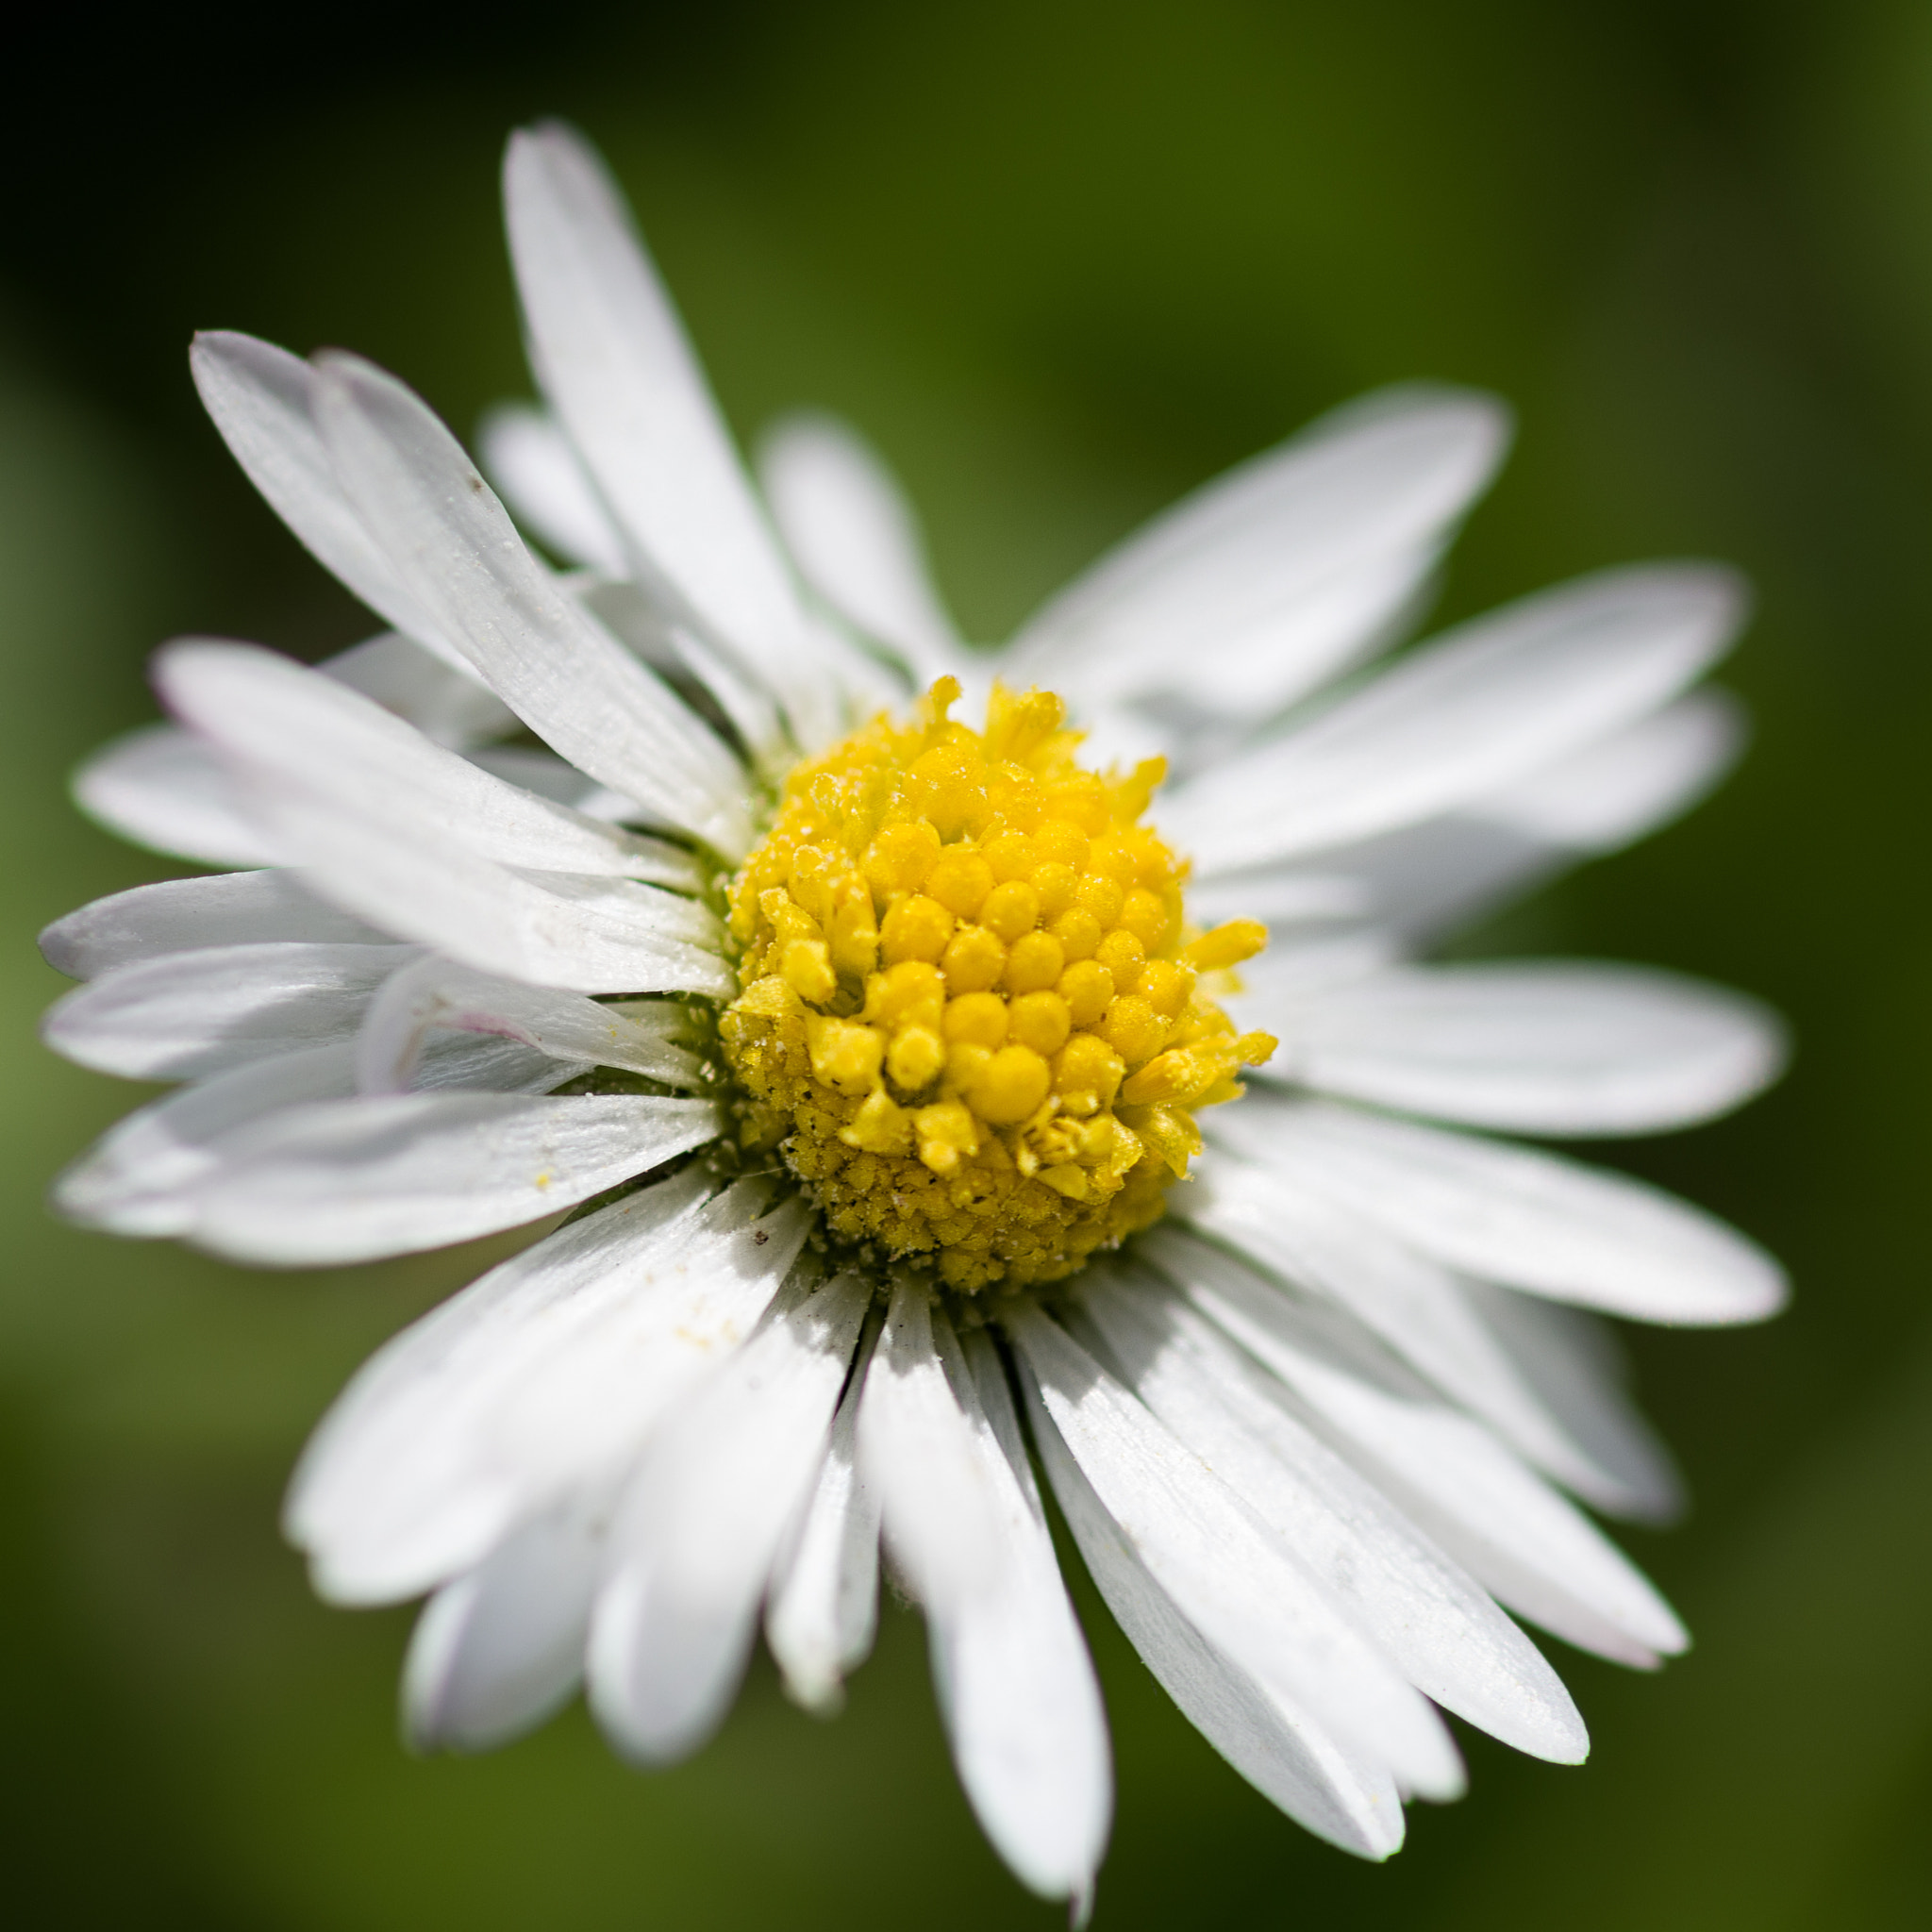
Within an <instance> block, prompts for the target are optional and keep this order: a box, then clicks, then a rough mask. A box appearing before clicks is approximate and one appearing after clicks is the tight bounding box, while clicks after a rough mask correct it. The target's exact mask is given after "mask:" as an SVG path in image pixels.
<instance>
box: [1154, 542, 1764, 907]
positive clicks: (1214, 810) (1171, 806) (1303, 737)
mask: <svg viewBox="0 0 1932 1932" xmlns="http://www.w3.org/2000/svg"><path fill="white" fill-rule="evenodd" d="M1742 615H1743V596H1742V591H1741V588H1740V585H1739V583H1738V581H1737V580H1736V579H1735V578H1734V577H1732V576H1731V575H1728V574H1727V573H1725V572H1724V571H1721V570H1719V569H1717V568H1715V567H1714V566H1706V565H1696V566H1693V565H1689V564H1683V565H1676V566H1664V565H1652V566H1649V567H1646V568H1642V569H1631V570H1622V571H1611V572H1607V573H1604V574H1603V575H1598V576H1594V577H1587V578H1584V579H1582V580H1581V581H1580V582H1577V583H1574V584H1569V585H1565V586H1563V587H1561V588H1559V589H1557V590H1555V591H1544V592H1543V593H1542V594H1541V595H1540V596H1537V597H1531V598H1526V599H1524V601H1523V602H1521V603H1519V604H1515V605H1512V606H1510V607H1509V608H1507V609H1505V610H1503V611H1500V612H1498V613H1497V614H1496V615H1494V616H1491V617H1487V618H1483V619H1479V620H1478V621H1476V622H1475V623H1474V624H1469V625H1463V626H1462V627H1461V628H1460V629H1458V630H1455V631H1451V632H1449V633H1448V634H1447V635H1445V636H1443V637H1441V638H1439V639H1438V640H1437V641H1435V642H1434V643H1432V644H1430V645H1428V646H1427V647H1425V648H1424V649H1423V650H1420V651H1418V652H1416V653H1415V654H1414V655H1413V656H1411V657H1409V658H1405V659H1404V660H1403V661H1402V662H1401V663H1399V664H1397V665H1396V666H1395V667H1394V668H1393V669H1392V670H1391V671H1389V672H1386V673H1384V674H1383V675H1382V676H1380V677H1378V678H1376V679H1375V680H1374V683H1372V684H1371V685H1370V686H1369V687H1368V688H1367V689H1366V690H1364V691H1360V692H1358V693H1357V694H1356V695H1354V696H1352V697H1348V698H1344V699H1342V700H1341V702H1340V703H1338V704H1337V705H1335V706H1334V707H1333V708H1331V709H1329V710H1327V711H1326V712H1324V714H1323V715H1322V716H1320V717H1318V718H1316V719H1314V720H1313V721H1312V722H1311V723H1309V724H1304V725H1302V726H1301V727H1300V728H1299V729H1297V730H1294V731H1291V733H1290V734H1289V735H1288V736H1287V737H1285V738H1281V739H1278V740H1276V741H1273V742H1271V743H1268V744H1265V745H1263V746H1262V747H1261V748H1260V749H1258V750H1257V751H1254V752H1252V753H1250V754H1248V755H1247V756H1245V757H1242V758H1237V759H1235V760H1232V761H1231V762H1229V763H1228V764H1226V765H1224V766H1222V767H1220V768H1218V769H1217V770H1215V771H1212V772H1210V773H1208V774H1205V775H1203V776H1201V777H1199V778H1196V779H1194V780H1192V781H1191V782H1190V783H1189V784H1186V785H1184V786H1181V787H1180V788H1178V790H1177V791H1174V793H1173V794H1172V795H1171V796H1170V797H1169V798H1168V799H1167V800H1166V801H1165V802H1164V804H1163V806H1162V828H1163V830H1164V831H1165V832H1166V833H1167V835H1168V836H1169V837H1170V838H1174V839H1176V840H1178V841H1179V842H1180V843H1181V844H1182V845H1184V846H1185V847H1187V848H1188V849H1189V850H1190V851H1191V852H1192V853H1193V855H1194V858H1195V862H1196V865H1197V866H1198V868H1199V869H1200V871H1201V872H1202V873H1203V874H1211V873H1215V872H1224V871H1233V870H1237V869H1239V868H1241V867H1243V866H1253V865H1261V864H1266V863H1269V862H1271V861H1275V860H1279V859H1282V858H1289V857H1291V856H1292V855H1295V854H1298V853H1305V852H1314V851H1319V850H1322V849H1323V848H1324V847H1330V846H1336V845H1341V844H1343V843H1345V842H1347V841H1350V840H1356V839H1364V838H1367V837H1369V836H1371V835H1372V834H1374V833H1376V832H1385V831H1389V830H1391V829H1393V828H1394V827H1395V826H1398V825H1403V824H1412V823H1413V822H1415V821H1416V820H1418V819H1424V818H1427V817H1429V816H1431V815H1432V814H1434V813H1437V812H1442V811H1447V810H1450V809H1453V808H1456V807H1457V806H1461V805H1465V804H1467V803H1469V802H1470V801H1471V800H1473V799H1476V798H1482V797H1486V796H1490V795H1492V794H1493V793H1495V792H1496V791H1499V790H1500V789H1501V788H1502V787H1504V786H1506V785H1507V784H1509V783H1510V782H1511V781H1512V780H1514V779H1517V778H1520V777H1525V776H1527V775H1528V774H1530V773H1531V772H1534V771H1536V770H1537V769H1539V768H1540V767H1544V766H1547V765H1549V764H1551V763H1552V762H1554V761H1555V760H1557V759H1558V758H1562V757H1563V756H1565V755H1566V754H1567V753H1569V752H1572V751H1574V750H1577V749H1579V748H1581V747H1582V746H1584V745H1587V744H1589V743H1591V741H1594V740H1597V739H1600V738H1603V737H1606V736H1607V735H1608V734H1609V733H1611V732H1613V731H1616V730H1618V729H1619V728H1621V727H1623V726H1624V725H1627V724H1632V723H1634V722H1635V721H1636V720H1638V719H1640V718H1641V717H1643V716H1644V715H1645V714H1646V713H1648V712H1651V711H1654V710H1656V709H1657V708H1658V707H1659V706H1661V705H1663V704H1665V703H1667V702H1668V701H1669V700H1670V699H1672V698H1674V697H1675V696H1676V695H1677V693H1678V692H1679V691H1682V690H1683V689H1684V687H1685V686H1686V685H1688V684H1690V683H1691V681H1692V680H1693V679H1694V678H1696V677H1698V676H1699V675H1702V674H1703V673H1704V672H1705V671H1706V670H1707V669H1708V668H1709V666H1710V665H1711V664H1712V663H1713V662H1715V661H1716V659H1717V658H1718V657H1719V656H1720V655H1722V653H1723V651H1724V647H1725V646H1726V645H1727V644H1728V642H1729V641H1730V639H1731V636H1732V634H1733V633H1734V632H1735V631H1736V629H1737V627H1738V625H1739V624H1740V621H1741V618H1742Z"/></svg>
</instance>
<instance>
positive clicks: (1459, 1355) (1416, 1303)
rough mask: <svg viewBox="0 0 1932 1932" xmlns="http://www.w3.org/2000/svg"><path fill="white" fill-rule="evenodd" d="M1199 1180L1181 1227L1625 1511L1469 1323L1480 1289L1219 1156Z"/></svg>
mask: <svg viewBox="0 0 1932 1932" xmlns="http://www.w3.org/2000/svg"><path fill="white" fill-rule="evenodd" d="M1199 1172H1200V1174H1201V1182H1202V1184H1201V1186H1200V1187H1199V1188H1198V1189H1197V1190H1192V1191H1190V1193H1189V1196H1188V1200H1187V1203H1186V1207H1185V1217H1186V1219H1187V1220H1188V1221H1189V1222H1190V1223H1191V1224H1192V1225H1193V1226H1195V1227H1197V1228H1199V1229H1200V1230H1201V1231H1202V1232H1203V1233H1205V1234H1208V1235H1209V1236H1211V1237H1212V1238H1214V1239H1215V1240H1217V1241H1224V1242H1225V1243H1226V1244H1227V1245H1228V1246H1230V1247H1232V1248H1234V1249H1236V1250H1238V1251H1239V1252H1240V1253H1241V1255H1242V1256H1244V1257H1246V1258H1248V1259H1249V1260H1250V1261H1252V1262H1253V1263H1254V1264H1255V1265H1256V1266H1257V1267H1258V1268H1260V1269H1261V1270H1262V1271H1264V1272H1265V1273H1267V1274H1274V1275H1276V1276H1278V1277H1280V1278H1282V1279H1284V1280H1287V1281H1290V1282H1292V1283H1293V1284H1294V1285H1295V1286H1296V1287H1297V1288H1300V1289H1305V1290H1307V1291H1311V1292H1313V1293H1317V1294H1322V1295H1326V1296H1329V1297H1331V1298H1332V1299H1333V1300H1335V1301H1336V1302H1339V1303H1340V1304H1341V1306H1342V1307H1345V1308H1347V1309H1348V1310H1349V1311H1350V1313H1351V1314H1353V1315H1354V1316H1355V1317H1356V1319H1357V1321H1359V1322H1360V1323H1361V1324H1362V1325H1363V1326H1364V1327H1365V1328H1368V1329H1369V1330H1371V1331H1372V1332H1373V1333H1374V1334H1375V1335H1377V1336H1379V1337H1380V1338H1381V1339H1382V1341H1384V1342H1385V1343H1387V1344H1388V1346H1389V1347H1391V1349H1393V1350H1394V1351H1395V1353H1396V1354H1397V1355H1399V1356H1401V1357H1403V1358H1404V1359H1405V1360H1406V1361H1407V1363H1408V1364H1409V1366H1410V1367H1411V1368H1413V1369H1416V1370H1417V1371H1419V1372H1420V1373H1421V1374H1423V1375H1424V1376H1425V1377H1426V1378H1427V1379H1428V1380H1429V1381H1430V1382H1432V1383H1433V1384H1434V1385H1435V1387H1436V1388H1437V1389H1439V1390H1440V1391H1441V1392H1442V1393H1443V1394H1444V1395H1447V1396H1448V1397H1449V1398H1450V1399H1451V1400H1452V1401H1455V1402H1458V1403H1460V1404H1461V1405H1462V1406H1463V1407H1465V1408H1468V1409H1470V1410H1472V1411H1473V1412H1474V1414H1475V1415H1476V1416H1478V1417H1479V1418H1480V1419H1481V1420H1482V1421H1484V1422H1486V1423H1488V1424H1490V1426H1491V1428H1493V1429H1494V1430H1495V1431H1496V1433H1497V1434H1498V1435H1500V1436H1501V1437H1502V1438H1503V1440H1504V1441H1507V1443H1508V1444H1509V1445H1510V1446H1511V1447H1512V1448H1514V1449H1516V1450H1517V1451H1518V1452H1519V1453H1520V1454H1522V1455H1524V1456H1525V1457H1528V1458H1529V1460H1530V1461H1531V1462H1533V1463H1535V1464H1536V1465H1537V1467H1538V1468H1540V1469H1541V1470H1542V1471H1543V1472H1544V1473H1545V1474H1549V1475H1553V1476H1555V1477H1556V1478H1557V1481H1558V1482H1561V1483H1564V1484H1566V1485H1567V1486H1568V1487H1569V1488H1571V1489H1573V1490H1574V1491H1577V1493H1578V1494H1579V1495H1583V1496H1586V1497H1588V1498H1589V1499H1590V1500H1591V1502H1592V1503H1596V1504H1598V1505H1600V1506H1607V1507H1612V1508H1616V1507H1624V1506H1625V1505H1627V1504H1628V1503H1629V1501H1630V1500H1631V1498H1630V1495H1629V1491H1628V1490H1627V1488H1626V1486H1625V1484H1624V1481H1623V1480H1622V1479H1621V1477H1619V1476H1618V1475H1617V1474H1615V1473H1614V1472H1613V1471H1611V1470H1607V1469H1606V1468H1604V1467H1603V1466H1602V1465H1600V1464H1599V1463H1598V1461H1597V1460H1596V1458H1595V1457H1594V1456H1593V1455H1592V1454H1591V1451H1590V1449H1589V1448H1588V1447H1587V1446H1586V1445H1585V1444H1584V1443H1582V1442H1580V1441H1577V1440H1576V1438H1575V1436H1574V1433H1573V1432H1572V1430H1571V1429H1570V1427H1569V1426H1568V1424H1567V1422H1566V1421H1565V1419H1564V1417H1563V1414H1562V1411H1561V1409H1560V1408H1556V1407H1552V1406H1551V1405H1549V1404H1547V1403H1545V1401H1544V1400H1543V1398H1542V1397H1541V1395H1540V1394H1539V1393H1538V1392H1537V1390H1536V1387H1535V1385H1534V1384H1533V1383H1532V1382H1531V1381H1529V1380H1528V1379H1526V1378H1525V1376H1524V1374H1523V1372H1522V1370H1521V1369H1520V1368H1519V1367H1518V1365H1517V1362H1516V1359H1515V1357H1514V1355H1513V1354H1512V1352H1511V1351H1510V1350H1509V1349H1507V1348H1506V1347H1505V1346H1504V1345H1503V1344H1502V1343H1501V1342H1500V1341H1498V1340H1497V1338H1496V1336H1495V1334H1494V1332H1493V1331H1492V1329H1491V1325H1490V1324H1487V1323H1485V1322H1484V1320H1483V1318H1482V1316H1481V1315H1480V1314H1479V1313H1478V1312H1477V1308H1476V1307H1475V1305H1474V1303H1473V1302H1472V1300H1471V1291H1474V1290H1478V1289H1480V1288H1481V1287H1482V1286H1483V1284H1481V1283H1475V1282H1465V1281H1464V1280H1463V1279H1461V1278H1459V1277H1457V1275H1454V1274H1451V1273H1450V1272H1449V1271H1448V1270H1447V1269H1446V1268H1443V1267H1442V1266H1441V1264H1440V1263H1439V1262H1436V1261H1432V1260H1431V1259H1429V1257H1427V1256H1425V1255H1421V1254H1418V1253H1417V1252H1416V1251H1415V1250H1414V1249H1413V1248H1410V1247H1407V1246H1405V1245H1404V1244H1403V1243H1402V1242H1401V1241H1395V1240H1393V1239H1392V1238H1391V1236H1390V1235H1389V1234H1388V1233H1387V1232H1386V1231H1385V1230H1384V1229H1383V1228H1381V1227H1380V1226H1378V1225H1377V1224H1375V1223H1374V1222H1372V1221H1369V1220H1366V1219H1365V1218H1364V1217H1363V1216H1361V1215H1360V1214H1358V1213H1356V1212H1354V1211H1352V1210H1351V1209H1349V1208H1342V1207H1340V1206H1338V1205H1337V1204H1336V1203H1335V1202H1334V1201H1332V1200H1330V1199H1328V1198H1326V1197H1325V1196H1324V1195H1321V1194H1317V1193H1311V1192H1309V1191H1307V1190H1306V1189H1303V1188H1299V1187H1297V1186H1296V1185H1295V1183H1294V1181H1293V1179H1292V1178H1291V1174H1287V1173H1282V1172H1278V1171H1277V1172H1273V1173H1267V1172H1263V1171H1261V1170H1259V1169H1257V1168H1254V1167H1248V1166H1244V1165H1242V1164H1241V1163H1240V1162H1238V1161H1235V1160H1231V1159H1230V1158H1227V1157H1226V1156H1225V1155H1224V1154H1219V1153H1217V1154H1216V1155H1215V1156H1213V1157H1210V1158H1209V1159H1208V1160H1206V1161H1204V1162H1203V1163H1202V1164H1201V1169H1200V1170H1199ZM1497 1292H1499V1293H1501V1292H1506V1291H1501V1290H1499V1291H1497Z"/></svg>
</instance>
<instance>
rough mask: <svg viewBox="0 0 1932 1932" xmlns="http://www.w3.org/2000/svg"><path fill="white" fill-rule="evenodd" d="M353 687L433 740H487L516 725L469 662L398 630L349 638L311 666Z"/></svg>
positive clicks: (466, 742) (458, 744) (455, 743)
mask: <svg viewBox="0 0 1932 1932" xmlns="http://www.w3.org/2000/svg"><path fill="white" fill-rule="evenodd" d="M315 668H316V669H317V670H318V671H320V672H321V673H322V675H324V676H325V677H332V678H334V679H335V681H336V682H337V683H338V684H345V685H347V686H348V687H349V689H350V690H351V691H360V692H361V693H362V695H363V696H364V697H365V698H373V699H375V702H376V703H377V704H378V705H380V706H381V707H382V708H383V709H384V710H385V711H393V712H394V713H395V715H396V716H397V717H398V718H402V719H406V720H407V721H408V723H409V724H413V725H414V726H415V727H416V729H417V730H418V731H420V732H421V733H422V734H423V736H424V737H425V738H427V739H430V740H431V741H434V742H435V743H437V744H447V745H453V746H455V747H456V748H458V750H460V749H462V748H463V747H464V746H466V745H473V744H483V743H487V742H488V741H490V740H491V739H492V738H507V737H508V736H509V734H510V733H511V732H513V731H515V730H516V729H517V716H516V713H515V712H514V711H512V710H511V709H510V708H508V706H507V705H506V704H505V703H504V702H503V700H502V699H501V698H499V697H498V696H497V695H496V693H495V692H494V691H491V689H490V687H489V686H488V685H487V684H485V683H484V682H483V680H482V679H481V678H480V677H478V676H477V675H476V674H475V672H474V671H472V670H471V669H470V667H469V665H468V664H467V663H466V662H464V661H463V660H462V659H460V658H458V659H457V661H456V662H454V663H452V662H451V661H450V660H449V659H448V658H442V657H440V656H438V655H437V653H436V652H434V651H429V650H425V648H424V647H423V646H422V645H421V644H419V643H417V642H416V641H414V640H413V639H411V638H406V637H405V636H403V634H402V633H401V632H400V631H394V630H391V631H384V632H383V633H382V634H381V635H380V636H378V637H373V638H369V639H367V640H366V641H363V642H362V643H359V644H352V645H351V646H350V647H349V649H348V650H346V651H338V652H337V653H336V655H335V656H334V657H333V658H324V659H323V660H322V662H321V663H320V664H318V665H317V666H316V667H315Z"/></svg>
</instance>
